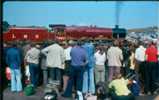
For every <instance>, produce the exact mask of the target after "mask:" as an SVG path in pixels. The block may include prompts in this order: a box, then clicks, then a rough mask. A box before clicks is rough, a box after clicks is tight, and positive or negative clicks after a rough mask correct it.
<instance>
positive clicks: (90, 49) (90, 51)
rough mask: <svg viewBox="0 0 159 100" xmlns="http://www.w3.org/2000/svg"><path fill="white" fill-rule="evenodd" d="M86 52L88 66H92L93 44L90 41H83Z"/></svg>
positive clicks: (93, 61)
mask: <svg viewBox="0 0 159 100" xmlns="http://www.w3.org/2000/svg"><path fill="white" fill-rule="evenodd" d="M82 47H83V48H84V49H85V51H86V54H87V59H88V66H89V67H94V65H95V59H94V46H93V44H91V43H85V44H84V45H83V46H82Z"/></svg>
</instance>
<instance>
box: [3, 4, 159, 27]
mask: <svg viewBox="0 0 159 100" xmlns="http://www.w3.org/2000/svg"><path fill="white" fill-rule="evenodd" d="M115 5H116V2H113V1H109V2H108V1H107V2H106V1H105V2H100V1H98V2H96V1H91V2H86V1H85V2H82V1H78V2H71V1H69V2H57V1H53V2H51V1H38V2H22V1H19V2H18V1H16V2H5V3H4V4H3V20H5V21H8V22H9V24H11V25H13V24H15V25H17V26H31V25H35V26H45V27H48V25H49V24H66V25H96V26H99V27H114V25H115V22H116V20H115ZM119 25H120V27H122V28H127V29H130V28H141V27H149V26H155V25H158V26H159V2H148V1H147V2H146V1H140V2H135V1H126V2H122V3H121V5H120V16H119Z"/></svg>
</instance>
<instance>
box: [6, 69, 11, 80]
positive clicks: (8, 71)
mask: <svg viewBox="0 0 159 100" xmlns="http://www.w3.org/2000/svg"><path fill="white" fill-rule="evenodd" d="M5 73H6V78H7V80H11V70H10V68H9V67H6V69H5Z"/></svg>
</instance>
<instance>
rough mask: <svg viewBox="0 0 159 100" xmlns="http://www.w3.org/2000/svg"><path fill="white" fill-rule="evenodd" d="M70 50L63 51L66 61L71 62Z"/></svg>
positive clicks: (69, 48)
mask: <svg viewBox="0 0 159 100" xmlns="http://www.w3.org/2000/svg"><path fill="white" fill-rule="evenodd" d="M71 49H72V47H68V48H66V49H65V56H66V60H71V56H70V52H71Z"/></svg>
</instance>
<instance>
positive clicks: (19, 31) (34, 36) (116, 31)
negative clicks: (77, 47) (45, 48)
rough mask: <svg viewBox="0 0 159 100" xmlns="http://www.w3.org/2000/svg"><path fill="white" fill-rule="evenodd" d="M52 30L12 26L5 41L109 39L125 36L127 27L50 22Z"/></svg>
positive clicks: (5, 36)
mask: <svg viewBox="0 0 159 100" xmlns="http://www.w3.org/2000/svg"><path fill="white" fill-rule="evenodd" d="M49 27H50V28H51V30H49V29H47V28H43V27H10V28H9V30H8V31H7V32H4V33H3V41H6V42H10V41H15V40H19V41H25V40H30V41H32V42H43V41H47V40H55V39H56V40H60V41H64V40H70V39H73V40H77V39H81V38H87V39H93V40H100V39H102V40H103V39H104V40H108V39H116V38H125V36H126V33H127V31H126V29H124V28H119V27H118V25H117V26H116V27H115V28H101V27H96V26H66V25H62V24H50V25H49Z"/></svg>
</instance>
